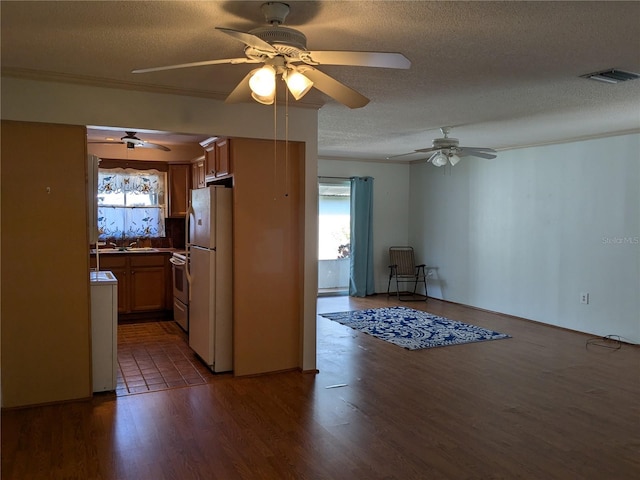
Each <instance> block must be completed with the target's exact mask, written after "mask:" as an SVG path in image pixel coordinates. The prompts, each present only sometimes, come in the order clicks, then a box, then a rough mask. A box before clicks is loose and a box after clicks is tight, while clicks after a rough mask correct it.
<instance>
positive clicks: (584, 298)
mask: <svg viewBox="0 0 640 480" xmlns="http://www.w3.org/2000/svg"><path fill="white" fill-rule="evenodd" d="M580 303H584V304H585V305H588V304H589V294H588V293H586V292H582V293H581V294H580Z"/></svg>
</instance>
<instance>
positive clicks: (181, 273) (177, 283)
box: [169, 256, 189, 305]
mask: <svg viewBox="0 0 640 480" xmlns="http://www.w3.org/2000/svg"><path fill="white" fill-rule="evenodd" d="M169 261H170V262H171V266H172V268H173V298H174V299H176V298H177V299H178V300H180V301H181V302H182V303H184V304H185V305H189V283H188V282H187V272H186V268H187V264H186V261H185V260H182V259H181V258H177V257H175V256H174V257H171V258H170V259H169Z"/></svg>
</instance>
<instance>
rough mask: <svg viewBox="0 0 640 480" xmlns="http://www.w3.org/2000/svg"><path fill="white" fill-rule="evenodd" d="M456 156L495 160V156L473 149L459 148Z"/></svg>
mask: <svg viewBox="0 0 640 480" xmlns="http://www.w3.org/2000/svg"><path fill="white" fill-rule="evenodd" d="M458 156H459V157H480V158H487V159H489V160H491V159H492V158H496V156H497V155H494V154H492V153H489V152H481V151H479V150H475V149H470V148H463V147H460V148H459V149H458Z"/></svg>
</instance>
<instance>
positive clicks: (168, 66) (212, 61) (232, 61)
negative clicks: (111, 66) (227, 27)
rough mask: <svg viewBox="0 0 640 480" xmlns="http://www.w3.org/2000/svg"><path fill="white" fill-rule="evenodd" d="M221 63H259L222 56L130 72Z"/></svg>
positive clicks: (137, 71)
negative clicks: (220, 57)
mask: <svg viewBox="0 0 640 480" xmlns="http://www.w3.org/2000/svg"><path fill="white" fill-rule="evenodd" d="M223 63H230V64H232V65H236V64H239V63H259V61H258V60H251V59H249V58H246V57H243V58H223V59H220V60H204V61H202V62H192V63H180V64H178V65H167V66H164V67H151V68H138V69H136V70H132V71H131V73H149V72H161V71H163V70H176V69H178V68H190V67H204V66H206V65H219V64H223Z"/></svg>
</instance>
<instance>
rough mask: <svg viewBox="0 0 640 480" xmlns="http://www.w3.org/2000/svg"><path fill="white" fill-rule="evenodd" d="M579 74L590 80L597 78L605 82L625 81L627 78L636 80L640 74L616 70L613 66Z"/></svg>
mask: <svg viewBox="0 0 640 480" xmlns="http://www.w3.org/2000/svg"><path fill="white" fill-rule="evenodd" d="M581 76H582V77H583V78H589V79H591V80H597V81H598V82H605V83H618V82H626V81H627V80H636V79H637V78H640V75H638V74H637V73H633V72H625V71H624V70H616V69H615V68H612V69H609V70H604V71H602V72H596V73H589V74H587V75H581Z"/></svg>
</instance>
